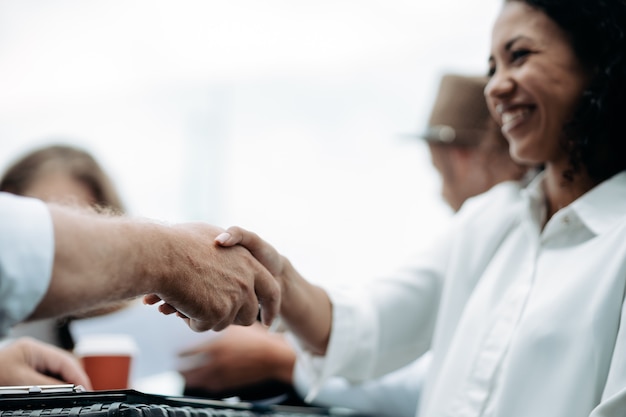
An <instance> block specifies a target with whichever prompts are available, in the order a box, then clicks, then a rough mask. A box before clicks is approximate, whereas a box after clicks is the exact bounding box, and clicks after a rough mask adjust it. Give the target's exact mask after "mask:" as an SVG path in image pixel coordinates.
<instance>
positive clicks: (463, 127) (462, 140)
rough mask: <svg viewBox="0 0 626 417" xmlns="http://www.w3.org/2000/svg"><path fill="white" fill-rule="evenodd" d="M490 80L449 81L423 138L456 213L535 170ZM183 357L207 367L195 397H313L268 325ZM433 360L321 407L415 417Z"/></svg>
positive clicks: (322, 401) (226, 335) (196, 382)
mask: <svg viewBox="0 0 626 417" xmlns="http://www.w3.org/2000/svg"><path fill="white" fill-rule="evenodd" d="M487 81H488V80H487V78H485V77H468V76H463V75H457V74H446V75H444V76H443V77H442V78H441V80H440V85H439V90H438V93H437V97H436V99H435V101H434V103H433V106H432V110H431V114H430V118H429V121H428V127H427V129H426V130H425V131H424V132H423V133H422V134H420V135H417V137H419V138H421V139H423V140H425V141H426V142H427V144H428V147H429V152H430V155H431V159H432V163H433V166H434V168H435V169H436V170H437V172H438V173H439V174H440V176H441V180H442V182H441V194H442V197H443V198H444V200H445V201H446V202H447V203H448V204H449V206H450V207H451V208H452V210H453V211H455V212H456V211H458V210H459V209H460V208H461V206H462V204H463V203H464V202H465V201H466V200H467V199H468V198H471V197H473V196H475V195H478V194H480V193H483V192H485V191H487V190H489V189H490V188H491V187H493V186H494V185H496V184H499V183H501V182H506V181H524V182H526V181H527V180H528V179H529V177H531V176H532V173H533V172H534V171H533V170H529V169H528V168H527V167H525V166H521V165H519V164H517V163H515V162H514V161H513V160H512V159H511V157H510V155H509V148H508V143H507V141H506V139H505V138H504V137H503V136H502V133H501V132H500V128H499V127H498V126H497V124H496V123H495V121H494V120H493V119H492V117H491V115H490V114H489V110H488V108H487V105H486V102H485V98H484V93H483V91H484V88H485V86H486V84H487ZM183 355H185V356H195V357H196V358H199V359H200V360H201V362H200V365H198V366H196V367H192V368H190V369H186V370H184V371H182V372H181V373H182V375H183V376H184V378H185V381H186V387H187V392H188V393H190V394H193V395H205V396H210V397H213V398H220V397H228V396H238V397H240V398H242V399H245V400H259V399H261V398H263V397H265V398H268V397H271V396H274V397H275V400H277V401H283V403H288V404H297V403H299V402H300V401H301V398H302V395H303V394H304V393H306V392H307V391H308V385H309V384H308V381H306V380H305V379H304V374H303V373H302V372H299V371H298V369H297V368H296V369H295V370H294V365H295V362H296V353H295V351H294V349H293V347H292V345H291V344H290V343H289V341H287V340H286V339H285V338H284V337H283V336H282V335H281V334H277V333H270V332H268V331H267V330H266V329H264V328H263V327H262V326H261V325H256V326H254V325H253V326H252V327H251V328H244V327H240V326H231V327H229V328H228V329H226V330H225V331H224V332H223V333H222V334H220V335H217V337H216V338H215V339H213V340H212V341H210V342H208V343H206V344H203V345H201V346H198V347H197V348H195V349H192V350H190V351H188V352H185V353H184V354H183ZM202 358H204V360H202ZM429 361H430V355H429V354H428V353H427V354H425V355H424V356H423V357H422V358H420V359H418V360H417V361H415V362H414V363H412V364H410V365H408V366H406V367H404V368H402V369H400V370H398V371H395V372H392V373H390V374H388V375H385V376H383V377H381V378H379V379H377V380H375V381H372V382H367V383H363V384H359V385H351V384H350V383H348V381H347V380H345V379H342V378H334V379H332V380H330V381H329V382H328V383H326V384H325V385H324V386H323V387H322V389H321V390H320V392H319V393H318V394H317V396H316V397H315V401H314V404H315V405H322V406H344V407H349V408H352V409H355V410H358V411H362V412H365V413H368V414H372V415H376V416H381V417H383V416H388V417H392V416H393V417H402V416H407V417H413V416H414V415H415V413H416V409H417V402H418V398H419V393H420V390H421V382H422V380H423V375H424V373H425V372H426V371H427V369H428V363H429ZM294 385H295V390H294ZM281 389H282V392H281V391H280V390H281ZM281 394H282V395H281Z"/></svg>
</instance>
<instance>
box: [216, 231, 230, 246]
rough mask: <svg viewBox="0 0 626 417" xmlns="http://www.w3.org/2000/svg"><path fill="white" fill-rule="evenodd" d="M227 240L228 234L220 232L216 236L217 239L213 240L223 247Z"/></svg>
mask: <svg viewBox="0 0 626 417" xmlns="http://www.w3.org/2000/svg"><path fill="white" fill-rule="evenodd" d="M228 239H230V233H228V232H222V233H220V234H219V235H217V237H216V238H215V241H216V242H218V243H219V244H221V245H223V244H225V243H226V242H227V241H228Z"/></svg>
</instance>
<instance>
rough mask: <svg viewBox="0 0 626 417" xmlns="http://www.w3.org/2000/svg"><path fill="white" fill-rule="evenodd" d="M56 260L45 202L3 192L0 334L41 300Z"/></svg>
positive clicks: (0, 204) (0, 196)
mask: <svg viewBox="0 0 626 417" xmlns="http://www.w3.org/2000/svg"><path fill="white" fill-rule="evenodd" d="M53 261H54V232H53V227H52V219H51V217H50V213H49V212H48V209H47V207H46V205H45V204H44V203H42V202H41V201H39V200H36V199H33V198H26V197H18V196H14V195H12V194H9V193H2V192H0V336H4V335H5V334H6V333H7V331H8V330H9V329H10V328H11V326H13V325H15V324H16V323H19V322H20V321H22V320H24V319H26V318H27V317H28V316H29V315H30V314H31V313H32V312H33V310H34V309H35V307H36V306H37V304H38V303H39V301H41V299H42V298H43V295H44V294H45V293H46V290H47V289H48V285H49V283H50V278H51V276H52V264H53Z"/></svg>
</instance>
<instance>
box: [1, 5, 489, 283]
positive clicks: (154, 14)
mask: <svg viewBox="0 0 626 417" xmlns="http://www.w3.org/2000/svg"><path fill="white" fill-rule="evenodd" d="M499 3H500V0H480V1H467V0H437V1H428V2H427V1H423V0H413V1H408V0H384V1H382V0H380V1H378V0H343V1H342V0H316V1H301V0H228V1H215V0H177V1H165V0H106V1H105V0H100V1H96V0H90V1H85V0H55V1H50V0H0V144H1V146H2V152H1V154H0V168H2V169H4V168H5V167H6V165H7V164H8V163H9V162H10V161H11V160H13V159H14V158H16V157H17V156H19V155H21V154H22V153H23V152H26V151H28V150H30V149H31V148H32V147H33V146H39V145H42V144H45V143H48V142H51V141H55V142H58V141H63V142H69V143H74V144H78V145H80V146H83V147H85V148H87V149H88V150H90V151H92V152H93V153H94V154H95V156H96V157H97V158H98V159H99V160H100V161H101V162H102V163H103V165H104V166H105V167H106V169H107V170H108V171H109V172H110V173H111V175H112V177H113V179H114V181H115V182H116V184H117V185H118V187H119V188H120V190H121V193H122V196H123V198H124V200H125V202H126V203H127V206H128V208H129V211H130V213H131V214H132V215H137V216H145V217H151V218H157V219H161V220H166V221H171V222H178V221H190V220H202V221H207V222H210V223H214V224H218V225H220V226H229V225H231V224H237V225H241V226H244V227H247V228H249V229H251V230H254V231H256V232H258V233H259V234H260V235H261V236H262V237H264V238H266V240H268V241H269V242H271V243H273V244H274V245H275V246H276V247H277V248H278V249H279V250H280V251H281V252H283V253H285V254H286V255H287V256H289V257H290V258H291V259H292V261H293V262H294V264H295V265H296V266H297V267H298V268H299V269H300V271H301V272H302V273H303V274H304V275H305V276H307V277H310V278H311V279H313V280H318V281H327V280H336V279H340V280H349V279H352V280H361V279H366V278H369V277H371V276H374V275H378V274H379V273H382V272H383V271H386V270H388V269H389V268H392V267H394V266H395V265H396V264H397V263H398V262H400V261H401V260H402V259H404V258H405V257H406V256H408V254H410V253H411V252H412V251H413V250H414V249H415V248H416V247H417V246H418V245H421V244H424V243H427V242H428V239H429V237H430V236H432V235H433V233H436V230H438V229H439V228H440V227H441V226H442V225H443V224H444V223H445V222H446V221H447V219H448V217H449V211H448V209H447V208H446V207H445V206H444V205H443V203H441V202H440V201H439V194H438V193H439V190H438V187H439V183H438V178H437V176H436V175H435V174H434V172H433V170H432V168H431V166H430V161H429V158H428V154H427V151H426V148H425V146H424V145H423V144H421V143H419V141H416V140H409V139H405V138H402V137H401V136H400V135H401V134H403V133H410V132H416V131H418V130H419V129H421V128H422V127H424V125H425V123H426V120H427V118H428V113H429V109H430V105H431V103H432V100H433V98H434V93H435V89H436V87H437V83H438V80H439V76H440V75H441V74H443V73H444V72H449V71H452V72H460V73H467V74H476V73H484V72H485V70H486V58H487V55H488V39H489V32H490V26H491V23H492V21H493V19H494V18H495V14H496V12H497V9H498V7H499Z"/></svg>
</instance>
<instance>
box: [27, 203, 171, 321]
mask: <svg viewBox="0 0 626 417" xmlns="http://www.w3.org/2000/svg"><path fill="white" fill-rule="evenodd" d="M50 214H51V216H52V220H53V224H54V236H55V257H54V266H53V270H52V279H51V281H50V287H49V289H48V292H47V294H46V295H45V296H44V298H43V299H42V301H41V302H40V303H39V305H38V306H37V308H36V309H35V311H34V312H33V314H32V315H31V318H32V319H34V318H39V317H53V316H59V315H66V314H73V313H77V312H80V311H83V310H86V309H93V308H97V307H99V306H102V305H106V304H107V303H109V302H111V301H118V300H122V299H126V298H132V297H136V296H138V295H142V294H145V293H148V292H154V291H155V290H156V288H155V285H154V283H153V281H154V279H153V278H154V277H155V275H151V274H150V272H149V271H150V269H153V270H157V269H158V268H161V267H162V263H159V265H155V263H156V262H157V261H158V260H159V259H160V257H159V256H158V254H157V253H156V252H159V249H158V248H159V245H158V242H159V241H160V239H159V238H158V235H159V233H163V229H165V228H166V227H165V226H161V225H158V224H154V223H150V222H138V221H129V220H126V219H123V218H120V217H107V216H103V215H101V214H95V213H92V212H88V211H84V210H78V209H74V208H67V207H60V206H54V205H51V206H50ZM147 242H150V245H146V243H147Z"/></svg>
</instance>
